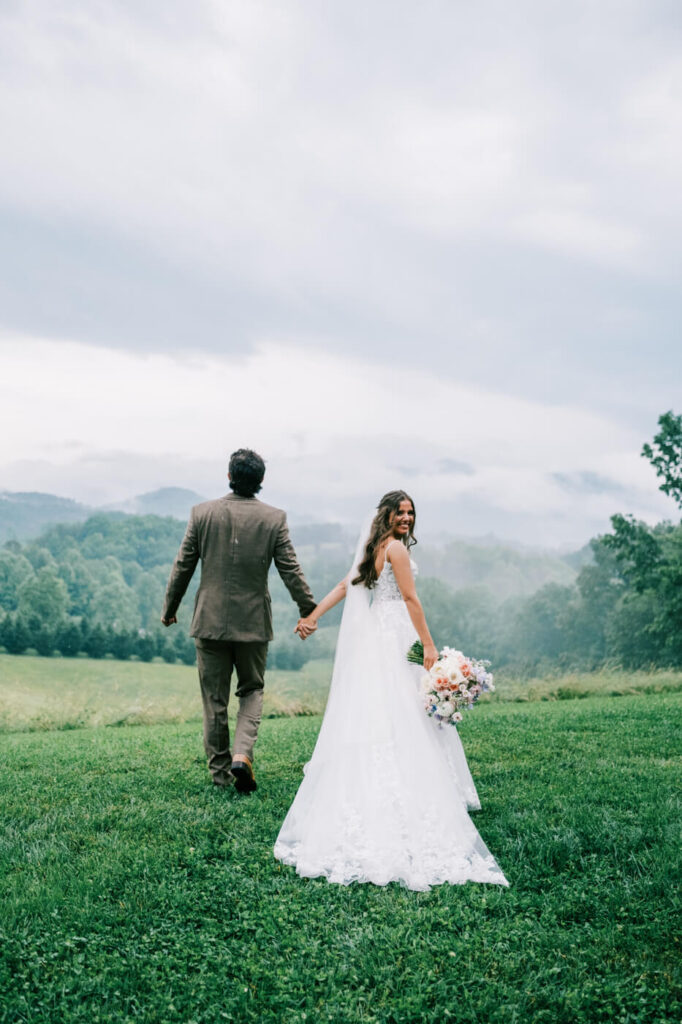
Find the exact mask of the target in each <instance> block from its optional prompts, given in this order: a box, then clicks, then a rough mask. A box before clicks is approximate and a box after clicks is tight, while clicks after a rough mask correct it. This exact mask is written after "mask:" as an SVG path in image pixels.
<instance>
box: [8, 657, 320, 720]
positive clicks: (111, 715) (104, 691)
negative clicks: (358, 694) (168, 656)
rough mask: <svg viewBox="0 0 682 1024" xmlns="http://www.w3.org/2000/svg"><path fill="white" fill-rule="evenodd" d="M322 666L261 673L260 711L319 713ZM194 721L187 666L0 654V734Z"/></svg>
mask: <svg viewBox="0 0 682 1024" xmlns="http://www.w3.org/2000/svg"><path fill="white" fill-rule="evenodd" d="M329 676H330V665H329V664H328V663H327V662H326V661H325V662H318V661H312V662H309V663H308V664H307V665H305V667H304V668H303V669H302V670H301V671H300V672H282V671H277V670H275V669H273V670H271V671H268V673H267V677H266V684H267V685H266V692H265V709H264V711H265V715H266V716H268V717H269V716H273V715H282V714H283V715H287V714H288V715H291V714H312V713H318V714H319V713H320V712H321V711H322V710H323V709H324V701H325V697H326V693H327V688H328V686H329ZM200 718H201V698H200V696H199V681H198V677H197V670H196V667H195V666H189V665H167V664H165V663H162V662H159V663H157V662H152V663H149V664H147V663H144V662H141V661H111V660H108V659H103V660H97V661H95V660H92V659H88V658H38V657H33V656H31V655H20V656H13V655H10V654H0V732H2V731H14V730H27V729H31V730H33V729H77V728H81V727H83V726H97V725H151V724H155V723H161V722H191V721H194V720H197V719H200Z"/></svg>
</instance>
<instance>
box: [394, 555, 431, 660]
mask: <svg viewBox="0 0 682 1024" xmlns="http://www.w3.org/2000/svg"><path fill="white" fill-rule="evenodd" d="M386 557H387V558H388V560H389V562H390V563H391V565H392V566H393V575H394V576H395V581H396V583H397V584H398V586H399V587H400V593H401V594H402V595H403V601H404V602H405V604H406V605H407V611H408V613H409V616H410V618H411V619H412V625H413V626H414V628H415V629H416V630H417V636H418V637H419V639H420V640H421V642H422V644H423V645H424V668H425V669H426V670H427V672H428V670H429V669H430V668H431V666H432V665H433V664H434V663H435V662H436V661H438V651H437V649H436V645H435V644H434V642H433V640H432V639H431V634H430V633H429V627H428V626H427V625H426V616H425V615H424V609H423V608H422V603H421V601H420V600H419V598H418V597H417V588H416V587H415V585H414V576H413V575H412V568H411V566H410V556H409V554H408V553H407V548H406V547H405V546H404V545H403V544H391V545H390V546H389V549H388V551H387V552H386Z"/></svg>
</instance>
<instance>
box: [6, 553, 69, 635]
mask: <svg viewBox="0 0 682 1024" xmlns="http://www.w3.org/2000/svg"><path fill="white" fill-rule="evenodd" d="M67 607H68V591H67V588H66V584H65V583H64V580H62V579H60V578H59V576H57V574H56V572H55V571H54V569H53V568H52V567H49V568H47V567H45V568H42V569H39V570H38V572H37V574H36V575H35V576H30V577H29V578H28V579H26V580H25V581H24V582H23V583H22V585H21V587H20V588H19V591H18V611H19V613H20V614H21V615H25V616H26V617H28V616H35V617H36V618H37V619H38V620H39V622H41V623H45V625H48V626H50V627H52V628H54V627H55V626H56V625H57V624H58V623H59V622H60V621H61V620H62V619H63V618H64V617H65V615H66V611H67Z"/></svg>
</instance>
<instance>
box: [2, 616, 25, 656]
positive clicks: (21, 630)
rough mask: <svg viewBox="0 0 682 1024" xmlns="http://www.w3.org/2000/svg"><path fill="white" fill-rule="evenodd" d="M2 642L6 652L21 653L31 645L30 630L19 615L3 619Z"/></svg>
mask: <svg viewBox="0 0 682 1024" xmlns="http://www.w3.org/2000/svg"><path fill="white" fill-rule="evenodd" d="M3 632H4V636H3V642H4V646H5V648H6V650H7V652H8V654H23V653H24V651H26V650H28V648H29V647H30V645H31V632H30V630H29V628H28V626H27V625H26V623H25V621H24V620H23V619H22V618H20V617H19V616H16V615H15V616H12V617H10V616H7V618H6V619H5V629H4V631H3Z"/></svg>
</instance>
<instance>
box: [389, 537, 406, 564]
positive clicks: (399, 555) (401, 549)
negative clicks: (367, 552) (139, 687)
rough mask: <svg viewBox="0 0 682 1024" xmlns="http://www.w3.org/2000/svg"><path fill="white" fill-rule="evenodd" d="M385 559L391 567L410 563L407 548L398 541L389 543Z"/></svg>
mask: <svg viewBox="0 0 682 1024" xmlns="http://www.w3.org/2000/svg"><path fill="white" fill-rule="evenodd" d="M386 559H387V560H388V561H389V562H391V563H392V564H393V565H401V564H403V563H405V562H409V561H410V556H409V554H408V553H407V548H406V547H405V545H404V544H402V543H401V542H400V541H399V540H395V541H393V540H392V541H391V542H390V544H389V545H388V547H387V548H386Z"/></svg>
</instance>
